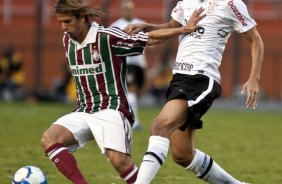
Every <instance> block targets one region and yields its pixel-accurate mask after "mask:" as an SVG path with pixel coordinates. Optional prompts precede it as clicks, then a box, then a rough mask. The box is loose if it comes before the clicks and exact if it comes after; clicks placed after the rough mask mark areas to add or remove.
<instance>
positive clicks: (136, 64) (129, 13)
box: [110, 0, 146, 130]
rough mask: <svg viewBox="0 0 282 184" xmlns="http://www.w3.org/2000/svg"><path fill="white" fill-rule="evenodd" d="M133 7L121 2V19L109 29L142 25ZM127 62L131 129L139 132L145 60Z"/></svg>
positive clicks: (128, 1)
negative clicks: (131, 115) (132, 117)
mask: <svg viewBox="0 0 282 184" xmlns="http://www.w3.org/2000/svg"><path fill="white" fill-rule="evenodd" d="M134 9H135V5H134V3H133V1H131V0H126V1H122V2H121V7H120V12H121V18H119V19H118V20H116V21H114V22H113V23H112V24H111V25H110V27H118V28H120V29H124V28H125V27H126V26H127V25H128V24H137V23H143V22H144V20H141V19H139V18H136V17H134ZM126 61H127V69H128V71H127V77H126V79H127V90H128V102H129V104H130V106H131V107H132V110H133V112H134V115H135V122H134V124H133V126H132V128H133V129H135V130H139V129H140V128H141V125H140V120H139V116H138V100H139V98H140V96H141V94H142V90H143V87H144V83H145V68H146V58H145V56H144V54H142V55H138V56H128V57H127V58H126Z"/></svg>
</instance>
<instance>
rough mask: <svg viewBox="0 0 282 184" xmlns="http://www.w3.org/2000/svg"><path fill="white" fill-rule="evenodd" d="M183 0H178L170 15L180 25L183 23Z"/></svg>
mask: <svg viewBox="0 0 282 184" xmlns="http://www.w3.org/2000/svg"><path fill="white" fill-rule="evenodd" d="M183 3H184V2H183V1H179V2H178V3H177V4H176V6H175V7H174V8H173V10H172V12H171V17H172V18H173V19H174V20H176V21H177V22H179V23H180V24H182V25H185V18H184V10H183Z"/></svg>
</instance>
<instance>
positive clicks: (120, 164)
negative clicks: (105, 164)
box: [108, 152, 133, 173]
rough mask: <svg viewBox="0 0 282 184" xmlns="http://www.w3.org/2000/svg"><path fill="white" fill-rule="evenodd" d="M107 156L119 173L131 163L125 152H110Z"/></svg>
mask: <svg viewBox="0 0 282 184" xmlns="http://www.w3.org/2000/svg"><path fill="white" fill-rule="evenodd" d="M108 156H109V159H110V161H111V163H112V165H113V166H114V168H115V169H116V170H117V171H118V172H119V173H123V172H124V171H125V170H127V169H128V168H129V167H130V166H131V165H132V164H133V162H132V160H131V157H130V156H129V155H126V154H122V153H119V152H112V153H111V154H110V155H108Z"/></svg>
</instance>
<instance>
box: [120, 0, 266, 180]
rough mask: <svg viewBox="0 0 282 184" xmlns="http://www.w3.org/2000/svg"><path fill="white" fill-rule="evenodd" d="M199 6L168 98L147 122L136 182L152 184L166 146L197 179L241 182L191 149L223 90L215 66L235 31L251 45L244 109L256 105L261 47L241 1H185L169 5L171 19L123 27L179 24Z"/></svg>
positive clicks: (180, 51) (179, 55)
mask: <svg viewBox="0 0 282 184" xmlns="http://www.w3.org/2000/svg"><path fill="white" fill-rule="evenodd" d="M199 7H203V8H204V9H205V11H204V12H205V13H206V15H207V16H206V17H205V18H204V19H203V20H201V21H200V22H199V28H198V29H197V30H196V31H195V32H193V33H189V34H186V35H181V36H180V37H179V48H178V53H177V56H176V61H175V65H174V68H173V79H172V81H171V83H170V86H169V88H168V93H167V102H166V104H165V105H164V107H163V108H162V110H161V112H160V113H159V115H158V116H157V117H156V118H155V119H154V121H153V123H152V125H151V130H150V131H151V136H150V138H149V145H148V149H147V152H146V153H145V156H144V158H143V162H142V164H141V166H140V168H139V173H138V176H137V180H136V182H135V184H148V183H151V181H152V180H153V178H154V176H155V175H156V173H157V171H158V170H159V168H160V167H161V165H162V164H163V163H164V161H165V159H166V157H167V153H168V149H169V145H171V151H172V157H173V160H174V161H175V162H176V163H177V164H179V165H181V166H182V167H184V168H185V169H186V170H188V171H192V172H193V173H195V175H196V176H197V177H198V178H200V179H202V180H204V181H206V182H208V183H213V184H226V183H228V184H240V183H241V182H240V181H239V180H237V179H235V178H234V177H232V176H231V175H230V174H228V173H227V172H226V171H224V170H223V169H222V168H221V167H220V166H219V165H218V164H217V163H216V162H215V161H213V159H212V158H211V157H210V156H209V155H207V154H206V153H203V152H202V151H200V150H198V149H196V148H194V139H195V131H196V129H199V128H202V124H203V122H202V120H201V117H202V116H203V115H204V114H205V113H206V112H207V110H208V109H209V108H210V106H211V105H212V103H213V101H214V100H215V99H216V98H218V97H219V96H220V94H221V87H220V73H219V70H218V68H219V66H220V64H221V60H222V53H223V51H224V48H225V45H226V42H227V40H228V37H229V36H230V34H231V32H232V31H234V30H235V31H236V32H238V33H243V34H242V36H244V37H245V38H246V39H247V40H248V41H249V43H250V48H251V59H250V60H252V68H251V72H250V76H249V78H248V80H247V82H246V83H245V84H244V85H243V89H242V93H243V92H247V99H246V107H247V108H249V107H250V106H253V108H254V109H255V108H256V107H257V103H258V93H259V80H260V72H261V67H262V62H263V50H264V48H263V47H264V46H263V42H262V39H261V37H260V35H259V33H258V31H257V29H256V22H255V21H254V20H253V19H252V18H251V17H250V16H249V14H248V10H247V7H246V5H245V4H244V3H243V2H242V1H241V0H183V1H179V2H178V4H177V5H176V7H175V8H174V9H173V11H172V13H171V16H172V19H171V21H170V22H168V23H165V24H161V25H154V24H148V23H145V24H139V25H129V26H127V27H126V28H125V29H124V30H125V31H126V32H128V33H134V32H138V31H145V32H146V31H151V30H156V29H160V28H173V27H180V26H183V25H185V24H186V22H187V20H188V19H189V17H190V16H191V15H192V12H193V10H194V9H195V8H199Z"/></svg>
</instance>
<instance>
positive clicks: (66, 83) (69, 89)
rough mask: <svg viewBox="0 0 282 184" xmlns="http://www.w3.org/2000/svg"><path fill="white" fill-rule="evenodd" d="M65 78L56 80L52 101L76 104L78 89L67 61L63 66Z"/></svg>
mask: <svg viewBox="0 0 282 184" xmlns="http://www.w3.org/2000/svg"><path fill="white" fill-rule="evenodd" d="M62 70H63V77H62V78H59V79H56V80H55V81H54V83H53V87H54V89H53V94H52V96H53V97H52V99H53V100H54V101H59V102H66V103H69V102H74V101H75V100H76V89H75V84H74V80H73V78H72V74H71V72H70V68H69V66H68V64H67V62H66V61H63V65H62Z"/></svg>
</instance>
